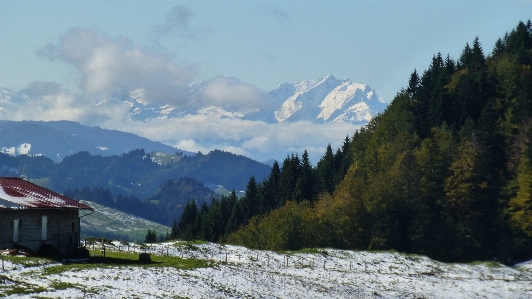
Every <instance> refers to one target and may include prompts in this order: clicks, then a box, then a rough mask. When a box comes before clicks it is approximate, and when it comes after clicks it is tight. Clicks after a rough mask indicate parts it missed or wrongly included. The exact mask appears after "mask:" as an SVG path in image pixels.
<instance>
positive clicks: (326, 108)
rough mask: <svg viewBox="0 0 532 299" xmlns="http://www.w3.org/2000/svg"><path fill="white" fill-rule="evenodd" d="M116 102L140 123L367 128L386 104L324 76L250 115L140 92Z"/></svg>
mask: <svg viewBox="0 0 532 299" xmlns="http://www.w3.org/2000/svg"><path fill="white" fill-rule="evenodd" d="M189 88H190V90H189V96H190V97H191V98H194V97H195V96H197V95H199V94H202V93H203V91H204V90H205V89H206V88H208V82H201V81H200V82H195V83H193V84H191V85H190V86H189ZM117 98H118V100H120V101H122V102H126V103H127V104H128V105H129V107H130V112H129V113H130V116H131V117H132V118H133V119H135V120H139V121H145V120H148V119H153V118H180V117H187V116H191V115H197V114H203V115H217V116H220V117H227V118H241V119H246V120H260V121H265V122H267V123H278V122H296V121H301V120H305V121H310V122H312V123H316V124H319V123H335V122H349V123H355V124H362V125H363V124H366V123H367V122H369V120H371V118H372V117H373V116H375V115H376V114H377V113H380V112H383V111H384V109H385V108H386V106H387V104H386V101H385V100H384V99H382V98H379V96H378V95H377V94H376V92H375V90H373V89H372V88H371V87H369V86H368V85H366V84H358V83H353V82H351V80H349V79H344V80H338V79H336V78H335V77H334V76H332V75H331V76H327V77H325V78H320V79H317V80H310V81H300V82H295V83H283V84H280V85H279V86H278V87H277V88H275V89H273V90H271V91H270V92H268V93H267V94H266V95H265V101H266V102H267V105H263V107H261V108H258V109H256V110H252V111H242V110H235V109H234V108H233V107H231V106H230V105H224V106H213V105H207V106H204V105H201V104H197V102H201V101H197V102H195V101H192V104H189V105H186V106H180V107H177V106H175V105H172V104H169V103H168V104H164V105H161V104H159V103H154V102H151V101H150V99H149V98H148V97H147V96H146V93H145V92H144V90H142V89H135V90H132V91H129V92H128V93H121V94H120V96H118V97H117Z"/></svg>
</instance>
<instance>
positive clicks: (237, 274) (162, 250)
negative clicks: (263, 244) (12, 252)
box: [0, 242, 532, 298]
mask: <svg viewBox="0 0 532 299" xmlns="http://www.w3.org/2000/svg"><path fill="white" fill-rule="evenodd" d="M113 244H114V245H111V246H107V247H106V250H108V251H113V250H118V248H119V243H118V242H114V243H113ZM149 246H150V247H149V249H147V250H146V252H149V253H151V254H152V255H171V256H178V257H181V258H185V259H188V258H193V259H201V260H207V261H210V262H211V266H210V267H207V268H199V269H194V270H182V269H176V268H170V267H168V268H156V267H153V268H149V267H134V266H115V267H105V268H86V269H80V270H78V269H76V270H71V271H66V272H63V273H60V274H51V275H39V273H40V272H41V271H43V266H42V265H35V266H23V265H21V264H14V263H11V262H7V263H6V273H4V274H5V277H7V278H8V279H9V280H11V281H24V282H26V283H30V284H31V285H35V286H41V287H44V288H46V289H47V291H44V292H40V293H39V294H38V295H39V296H40V297H53V298H63V297H64V298H86V297H89V298H131V297H142V298H173V297H176V296H177V297H189V298H530V297H531V296H532V288H531V287H530V281H531V279H532V272H531V270H530V269H529V268H528V269H527V268H523V267H521V266H520V267H518V266H516V267H507V266H503V265H499V264H496V265H493V264H489V265H488V264H483V263H481V264H476V265H472V264H446V263H440V262H437V261H434V260H431V259H429V258H427V257H424V256H418V255H407V254H401V253H396V252H366V251H348V250H336V249H319V250H314V252H313V253H302V252H286V253H279V252H272V251H263V250H251V249H247V248H244V247H240V246H232V245H219V244H213V243H209V244H202V245H198V244H190V243H189V244H185V243H183V242H167V243H162V244H149ZM121 248H122V250H124V249H125V247H124V246H122V247H121ZM128 248H129V247H128ZM129 249H130V250H135V252H142V251H141V249H140V247H139V246H138V245H131V248H129ZM528 263H530V262H528ZM48 266H53V265H46V266H45V267H48ZM54 283H55V284H57V283H67V284H70V285H72V287H68V288H66V289H57V290H55V289H54V288H53V285H54ZM11 287H14V285H6V286H4V287H3V288H2V289H0V294H1V292H2V291H3V290H5V289H9V288H11ZM12 298H31V297H30V295H25V294H24V295H12Z"/></svg>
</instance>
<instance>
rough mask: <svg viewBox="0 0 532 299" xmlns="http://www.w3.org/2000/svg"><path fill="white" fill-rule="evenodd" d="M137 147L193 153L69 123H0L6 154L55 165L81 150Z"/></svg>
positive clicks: (105, 152) (104, 153)
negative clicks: (40, 158) (37, 157)
mask: <svg viewBox="0 0 532 299" xmlns="http://www.w3.org/2000/svg"><path fill="white" fill-rule="evenodd" d="M140 148H143V149H144V150H145V151H146V152H156V151H157V152H163V153H167V154H174V153H176V152H182V153H184V154H188V155H191V154H193V153H191V152H186V151H183V150H180V149H177V148H175V147H172V146H169V145H165V144H163V143H160V142H156V141H151V140H149V139H147V138H144V137H140V136H137V135H135V134H131V133H125V132H121V131H116V130H107V129H103V128H100V127H98V126H95V127H90V126H85V125H82V124H79V123H77V122H73V121H48V122H45V121H6V120H1V121H0V150H1V151H2V152H3V153H6V154H10V155H19V154H28V155H43V156H45V157H48V158H50V159H52V160H53V161H54V162H59V161H61V160H62V159H64V158H65V157H67V156H70V155H73V154H75V153H78V152H81V151H86V152H89V153H90V154H91V155H101V156H112V155H120V154H123V153H127V152H129V151H132V150H135V149H140Z"/></svg>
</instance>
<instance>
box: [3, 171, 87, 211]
mask: <svg viewBox="0 0 532 299" xmlns="http://www.w3.org/2000/svg"><path fill="white" fill-rule="evenodd" d="M32 208H33V209H36V208H37V209H39V208H40V209H43V208H44V209H50V208H51V209H79V210H92V208H91V207H89V206H87V205H84V204H82V203H79V202H77V201H75V200H73V199H71V198H68V197H66V196H63V195H61V194H59V193H55V192H53V191H50V190H48V189H46V188H43V187H40V186H37V185H35V184H33V183H30V182H28V181H25V180H23V179H20V178H4V177H0V210H1V209H32Z"/></svg>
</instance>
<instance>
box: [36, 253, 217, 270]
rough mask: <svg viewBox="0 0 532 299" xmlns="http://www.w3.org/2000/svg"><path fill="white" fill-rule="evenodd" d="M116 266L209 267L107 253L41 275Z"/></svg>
mask: <svg viewBox="0 0 532 299" xmlns="http://www.w3.org/2000/svg"><path fill="white" fill-rule="evenodd" d="M94 254H100V251H99V250H97V251H91V255H94ZM116 266H130V267H144V268H150V267H173V268H176V269H185V270H188V269H196V268H204V267H209V266H211V263H210V262H207V261H203V260H197V259H182V258H179V257H174V256H158V255H151V262H148V263H146V262H141V261H139V255H138V254H135V253H128V252H111V251H108V252H106V254H105V257H100V256H91V257H90V258H89V259H88V260H87V261H84V262H79V263H65V264H61V265H55V266H51V267H46V268H45V269H44V270H43V275H50V274H59V273H63V272H65V271H81V270H84V269H96V268H109V267H116Z"/></svg>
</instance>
